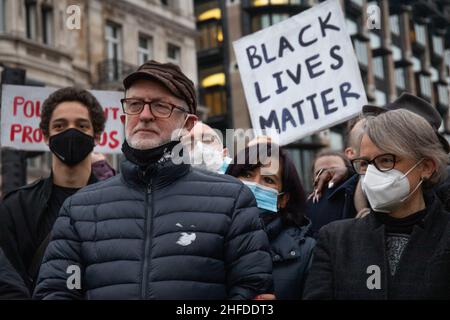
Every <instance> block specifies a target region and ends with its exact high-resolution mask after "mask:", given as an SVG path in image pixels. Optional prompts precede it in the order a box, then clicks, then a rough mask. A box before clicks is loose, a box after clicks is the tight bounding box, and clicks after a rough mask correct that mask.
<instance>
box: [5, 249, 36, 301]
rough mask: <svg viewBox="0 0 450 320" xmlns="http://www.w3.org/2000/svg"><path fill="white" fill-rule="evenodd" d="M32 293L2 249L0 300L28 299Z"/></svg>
mask: <svg viewBox="0 0 450 320" xmlns="http://www.w3.org/2000/svg"><path fill="white" fill-rule="evenodd" d="M29 297H30V293H29V291H28V288H27V287H26V286H25V283H23V280H22V278H21V277H20V276H19V274H18V273H17V272H16V270H14V268H13V267H12V266H11V264H10V263H9V261H8V259H7V258H6V256H5V254H4V253H3V250H2V249H0V300H2V299H5V300H10V299H28V298H29Z"/></svg>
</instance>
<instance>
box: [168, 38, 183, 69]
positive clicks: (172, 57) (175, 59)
mask: <svg viewBox="0 0 450 320" xmlns="http://www.w3.org/2000/svg"><path fill="white" fill-rule="evenodd" d="M167 58H168V60H169V62H172V63H174V64H178V65H179V64H180V63H181V48H180V47H178V46H176V45H174V44H172V43H169V44H167Z"/></svg>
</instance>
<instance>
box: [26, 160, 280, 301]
mask: <svg viewBox="0 0 450 320" xmlns="http://www.w3.org/2000/svg"><path fill="white" fill-rule="evenodd" d="M258 213H259V211H258V208H257V207H256V201H255V198H254V196H253V195H252V193H251V191H250V190H249V189H248V188H247V187H245V186H244V185H243V184H242V183H241V182H240V181H239V180H237V179H235V178H233V177H230V176H226V175H218V174H212V173H208V172H205V171H200V170H196V169H192V168H191V167H190V166H189V165H174V164H173V163H172V162H171V161H165V162H164V161H163V162H162V163H159V164H158V165H156V166H155V167H153V168H152V169H151V170H148V171H146V172H143V171H141V170H140V169H139V168H138V167H137V166H135V165H133V164H132V163H130V162H128V161H125V162H124V163H123V164H122V170H121V174H119V175H117V176H115V177H112V178H109V179H108V180H105V181H101V182H99V183H97V184H95V185H92V186H88V187H86V188H83V189H82V190H80V191H79V192H77V193H76V194H75V195H74V196H72V197H70V198H68V199H67V200H66V202H65V203H64V205H63V208H62V209H61V212H60V216H59V217H58V219H57V221H56V223H55V227H54V229H53V231H52V234H53V238H52V240H51V242H50V244H49V246H48V248H47V251H46V254H45V257H44V261H43V264H42V266H41V269H40V273H39V279H38V284H37V286H36V290H35V293H34V297H35V298H37V299H83V298H84V299H227V298H232V299H252V298H254V297H255V296H256V295H258V294H261V293H269V292H272V290H273V285H272V262H271V258H270V252H269V242H268V239H267V235H266V233H265V232H264V230H263V228H262V223H261V221H260V219H259V217H258ZM70 265H79V266H80V268H81V283H82V287H81V289H80V290H69V289H68V288H67V285H66V281H67V279H68V277H69V275H68V274H67V273H66V271H67V268H68V267H69V266H70Z"/></svg>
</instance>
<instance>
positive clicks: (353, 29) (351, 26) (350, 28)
mask: <svg viewBox="0 0 450 320" xmlns="http://www.w3.org/2000/svg"><path fill="white" fill-rule="evenodd" d="M345 24H346V27H347V32H348V34H349V35H350V36H353V35H355V34H357V33H358V24H357V23H356V21H354V20H351V19H349V18H345Z"/></svg>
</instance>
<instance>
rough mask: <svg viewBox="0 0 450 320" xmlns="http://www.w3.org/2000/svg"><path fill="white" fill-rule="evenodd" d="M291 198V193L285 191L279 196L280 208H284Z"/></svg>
mask: <svg viewBox="0 0 450 320" xmlns="http://www.w3.org/2000/svg"><path fill="white" fill-rule="evenodd" d="M289 198H290V194H289V193H283V194H282V195H281V196H280V197H279V201H278V209H284V208H286V206H287V203H288V201H289Z"/></svg>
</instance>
